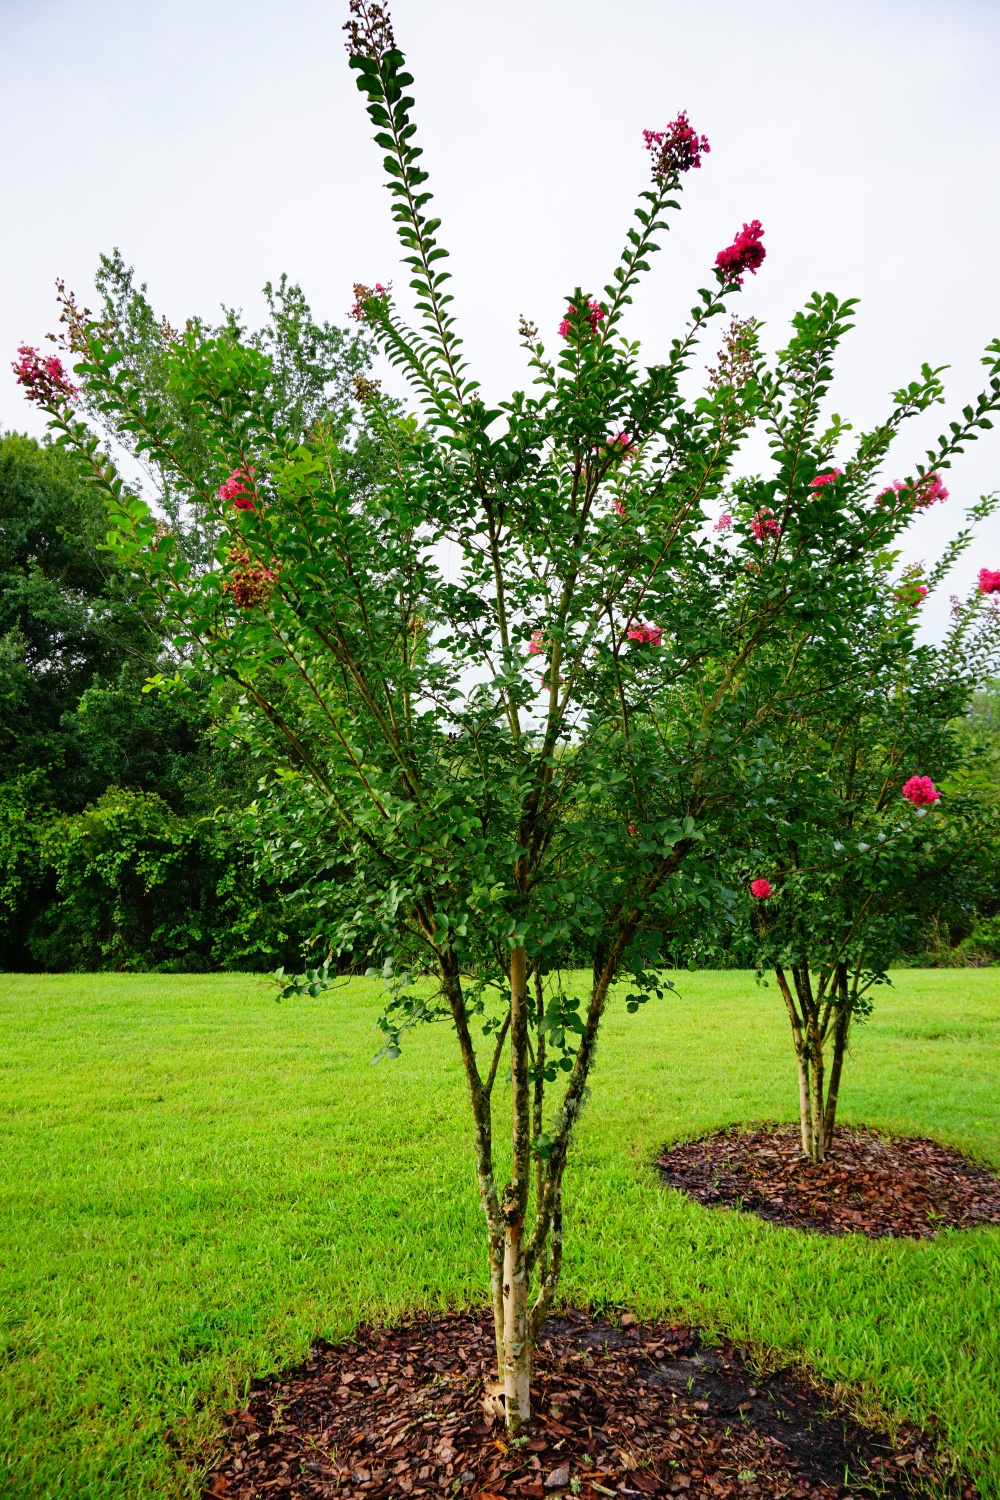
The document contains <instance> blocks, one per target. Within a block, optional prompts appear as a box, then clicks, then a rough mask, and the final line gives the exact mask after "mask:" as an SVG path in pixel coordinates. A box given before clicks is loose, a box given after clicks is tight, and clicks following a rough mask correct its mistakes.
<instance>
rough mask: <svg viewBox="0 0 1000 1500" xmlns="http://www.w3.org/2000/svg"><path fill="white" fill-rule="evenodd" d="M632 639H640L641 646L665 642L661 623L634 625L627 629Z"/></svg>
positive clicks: (657, 644)
mask: <svg viewBox="0 0 1000 1500" xmlns="http://www.w3.org/2000/svg"><path fill="white" fill-rule="evenodd" d="M626 634H627V635H628V638H629V640H630V641H638V643H639V645H640V646H659V645H661V644H662V642H663V631H662V630H661V629H660V627H659V625H642V624H635V625H632V626H631V627H630V628H629V629H628V631H626Z"/></svg>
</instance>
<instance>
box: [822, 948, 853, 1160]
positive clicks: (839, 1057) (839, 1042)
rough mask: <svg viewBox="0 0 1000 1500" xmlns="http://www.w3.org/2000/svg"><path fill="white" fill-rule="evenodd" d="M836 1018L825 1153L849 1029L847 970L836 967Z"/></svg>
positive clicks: (829, 1143) (834, 1116)
mask: <svg viewBox="0 0 1000 1500" xmlns="http://www.w3.org/2000/svg"><path fill="white" fill-rule="evenodd" d="M837 998H838V1006H837V1016H836V1020H835V1021H834V1026H833V1061H832V1064H831V1067H830V1086H829V1088H828V1089H827V1094H826V1110H825V1112H824V1115H823V1144H824V1147H825V1149H826V1150H827V1151H829V1150H830V1147H831V1146H832V1145H833V1132H834V1127H835V1126H836V1123H837V1099H838V1097H839V1095H840V1075H841V1073H842V1072H843V1068H844V1053H845V1052H846V1051H847V1038H848V1036H849V1034H850V1029H851V1007H850V996H849V994H848V987H847V968H846V966H845V965H844V964H838V966H837Z"/></svg>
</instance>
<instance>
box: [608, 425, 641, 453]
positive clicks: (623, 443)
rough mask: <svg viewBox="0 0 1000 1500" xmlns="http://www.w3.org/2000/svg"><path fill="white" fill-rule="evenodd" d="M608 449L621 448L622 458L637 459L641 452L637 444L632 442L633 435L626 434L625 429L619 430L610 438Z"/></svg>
mask: <svg viewBox="0 0 1000 1500" xmlns="http://www.w3.org/2000/svg"><path fill="white" fill-rule="evenodd" d="M608 447H609V448H619V449H620V450H621V456H622V458H635V456H636V454H637V453H638V452H639V450H638V448H637V447H636V445H635V443H634V442H633V441H632V434H631V433H630V432H626V431H625V429H624V428H623V427H621V428H619V430H618V431H617V432H616V433H615V434H614V436H613V437H609V438H608Z"/></svg>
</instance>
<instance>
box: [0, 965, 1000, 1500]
mask: <svg viewBox="0 0 1000 1500" xmlns="http://www.w3.org/2000/svg"><path fill="white" fill-rule="evenodd" d="M894 978H895V985H894V989H893V991H892V993H891V994H888V995H886V994H883V995H882V996H880V997H879V1000H878V1007H877V1012H876V1016H875V1018H874V1020H873V1021H872V1022H871V1023H870V1024H869V1025H868V1026H866V1027H864V1028H863V1029H861V1030H860V1031H859V1032H858V1033H857V1036H856V1041H855V1046H854V1057H853V1059H852V1060H851V1062H850V1064H849V1068H848V1070H847V1074H846V1081H845V1086H844V1089H843V1091H842V1096H841V1097H842V1118H843V1119H844V1120H853V1121H859V1122H860V1121H863V1122H866V1123H868V1124H872V1125H877V1126H883V1127H885V1128H887V1129H890V1130H894V1131H899V1132H906V1133H910V1134H926V1135H931V1136H933V1137H934V1138H935V1139H937V1140H939V1141H942V1142H944V1143H946V1144H950V1145H954V1146H958V1147H960V1148H962V1149H964V1150H966V1151H968V1152H969V1153H971V1154H972V1155H974V1156H976V1157H978V1158H980V1159H982V1160H985V1161H991V1162H993V1163H995V1164H998V1165H1000V971H997V970H992V971H990V970H979V971H959V972H956V971H951V972H943V973H942V972H918V971H912V970H910V971H906V970H904V971H900V972H899V973H897V974H896V975H895V976H894ZM681 991H682V992H681V994H680V996H679V997H678V998H676V999H671V1000H670V1001H669V1002H666V1003H664V1004H663V1005H661V1006H654V1005H652V1004H651V1005H649V1006H647V1007H646V1008H645V1010H644V1011H643V1012H641V1013H640V1014H639V1015H637V1016H634V1017H630V1016H627V1015H626V1014H625V1013H624V1007H623V1006H619V1007H618V1008H617V1009H616V1010H615V1011H614V1012H613V1013H612V1015H611V1017H610V1019H609V1022H608V1028H607V1032H606V1035H605V1038H604V1041H603V1044H602V1048H601V1051H600V1053H599V1056H598V1065H597V1069H596V1073H595V1076H594V1079H593V1093H592V1098H591V1101H590V1104H589V1106H588V1111H587V1114H586V1116H585V1121H584V1124H583V1126H582V1127H581V1131H580V1136H579V1140H578V1143H577V1150H576V1156H575V1159H574V1164H573V1167H572V1170H571V1173H570V1180H569V1184H568V1213H567V1220H568V1224H567V1232H568V1236H569V1245H568V1252H567V1255H568V1259H567V1267H566V1275H565V1280H564V1291H565V1295H566V1297H567V1299H570V1300H572V1301H574V1302H576V1303H578V1304H591V1305H594V1304H611V1305H615V1306H622V1305H627V1306H628V1307H630V1308H631V1309H632V1310H633V1311H635V1312H636V1313H637V1314H639V1315H640V1316H663V1315H668V1316H672V1317H673V1316H676V1317H678V1318H685V1319H691V1320H693V1321H695V1322H697V1323H700V1324H703V1325H705V1326H707V1327H709V1328H712V1329H721V1328H725V1329H726V1330H728V1331H729V1332H730V1333H731V1334H732V1335H734V1336H735V1337H736V1338H738V1339H740V1340H745V1341H748V1342H750V1343H751V1344H752V1345H753V1346H754V1347H755V1348H756V1349H757V1350H759V1351H760V1352H761V1353H762V1354H764V1355H765V1356H773V1357H774V1358H776V1359H780V1360H788V1359H798V1360H802V1361H804V1362H806V1363H807V1364H808V1365H809V1366H810V1367H811V1368H812V1369H814V1370H816V1371H818V1372H820V1373H821V1374H823V1375H824V1376H827V1377H829V1378H831V1379H833V1380H836V1381H839V1382H843V1383H844V1384H848V1385H851V1386H853V1387H855V1388H856V1389H857V1390H858V1391H859V1392H860V1393H861V1397H862V1399H863V1401H864V1402H866V1403H867V1405H868V1406H869V1408H870V1409H872V1410H881V1411H882V1412H886V1413H890V1414H905V1415H906V1416H907V1417H910V1418H912V1419H915V1420H917V1421H926V1420H928V1419H929V1418H931V1417H932V1416H936V1417H937V1418H938V1419H939V1420H940V1421H941V1423H942V1424H943V1427H944V1430H945V1431H946V1433H947V1435H948V1439H949V1442H950V1444H951V1446H952V1449H953V1451H954V1452H955V1453H957V1454H959V1455H960V1456H961V1457H963V1458H964V1459H965V1461H966V1462H967V1463H969V1465H970V1466H971V1467H972V1469H973V1470H974V1472H975V1473H976V1475H977V1476H978V1479H979V1482H980V1484H981V1485H982V1487H983V1491H984V1494H985V1495H987V1496H989V1497H991V1500H1000V1373H998V1372H1000V1231H995V1230H982V1231H976V1232H972V1233H947V1234H944V1235H942V1236H940V1238H938V1239H937V1240H935V1241H932V1242H927V1243H894V1242H887V1241H882V1242H870V1241H867V1240H863V1239H855V1238H854V1237H847V1238H843V1239H837V1240H834V1239H824V1238H822V1237H819V1236H816V1235H811V1234H809V1235H806V1234H796V1233H793V1232H792V1231H790V1230H787V1229H782V1228H777V1227H773V1226H770V1225H766V1224H763V1223H762V1222H760V1221H759V1220H757V1219H755V1218H753V1217H752V1216H749V1215H746V1216H742V1215H738V1214H734V1213H730V1212H728V1211H720V1210H706V1209H702V1208H700V1207H698V1206H696V1205H694V1204H692V1203H691V1202H689V1201H687V1200H686V1199H684V1198H682V1197H681V1195H679V1194H677V1193H674V1192H672V1191H669V1190H665V1189H664V1188H662V1187H661V1186H660V1185H659V1183H658V1181H657V1178H656V1175H655V1173H654V1171H653V1170H652V1166H651V1163H652V1159H653V1156H654V1153H655V1151H656V1149H657V1147H658V1146H660V1145H661V1144H662V1143H663V1142H665V1141H668V1140H672V1139H676V1138H678V1137H683V1136H689V1135H694V1134H697V1133H699V1132H701V1131H703V1130H705V1129H706V1128H709V1127H712V1126H715V1125H720V1124H724V1123H726V1122H729V1121H733V1120H751V1119H760V1118H781V1119H790V1118H792V1117H793V1112H794V1108H795V1095H796V1086H795V1079H794V1068H793V1060H792V1056H791V1051H790V1043H789V1040H788V1037H787V1035H786V1029H785V1023H784V1018H783V1011H782V1008H781V1006H780V1001H779V999H778V996H777V994H776V992H775V991H774V989H773V988H772V989H770V990H767V991H759V990H758V989H757V988H756V986H755V985H754V982H753V979H752V977H751V976H749V975H745V974H733V973H725V974H699V975H690V976H682V979H681ZM377 999H378V996H377V992H376V989H375V987H374V986H373V985H370V984H364V983H354V984H352V985H351V986H350V987H349V988H347V989H342V990H339V991H337V992H336V993H335V994H333V995H327V996H325V997H323V998H321V999H319V1000H305V1001H298V1002H292V1003H286V1004H284V1005H281V1006H278V1005H276V1004H275V1002H274V998H273V991H272V990H271V989H270V988H269V986H268V985H267V984H266V983H265V982H264V981H262V980H258V979H255V978H252V977H247V976H213V977H201V976H185V977H159V976H158V977H135V976H126V975H114V976H107V975H94V976H77V975H71V976H65V977H63V976H58V977H42V978H24V977H18V976H7V977H5V978H0V1011H2V1021H0V1024H2V1027H3V1036H4V1040H5V1044H6V1045H5V1047H4V1049H3V1058H2V1068H3V1074H2V1077H3V1094H2V1131H3V1146H2V1228H0V1262H2V1264H0V1317H2V1325H3V1326H2V1345H0V1347H2V1349H3V1374H2V1386H0V1431H2V1458H0V1464H2V1467H0V1494H2V1495H3V1496H4V1497H26V1496H56V1495H58V1496H71V1497H73V1500H90V1497H97V1496H115V1497H121V1500H125V1497H128V1500H134V1497H139V1496H147V1495H158V1496H165V1495H170V1496H178V1495H192V1494H195V1493H197V1483H196V1480H195V1479H194V1478H193V1477H192V1476H191V1471H190V1469H189V1468H188V1467H187V1465H186V1462H185V1460H186V1459H190V1457H191V1456H192V1455H197V1454H198V1453H199V1452H200V1451H203V1449H202V1445H203V1444H204V1443H205V1442H206V1441H207V1440H210V1439H211V1436H212V1434H213V1433H214V1432H216V1431H218V1429H219V1426H220V1419H221V1415H222V1413H223V1412H224V1411H225V1410H226V1408H227V1407H230V1406H231V1405H232V1404H233V1403H234V1402H235V1401H236V1400H238V1399H239V1398H240V1396H241V1394H242V1392H243V1391H244V1390H245V1386H246V1382H247V1380H248V1379H249V1378H250V1377H252V1376H255V1375H267V1374H269V1373H271V1372H274V1371H276V1370H279V1369H280V1368H281V1367H282V1366H284V1365H287V1364H288V1363H289V1362H291V1361H294V1360H296V1359H298V1358H299V1357H300V1356H301V1355H302V1354H303V1353H304V1352H305V1350H306V1348H307V1347H308V1345H309V1342H310V1340H311V1339H312V1338H313V1337H315V1335H317V1334H323V1335H325V1336H326V1337H327V1338H336V1337H338V1336H340V1335H343V1334H345V1333H346V1332H347V1331H348V1330H349V1329H351V1328H352V1327H353V1326H354V1325H355V1324H357V1323H358V1321H359V1320H362V1319H376V1320H383V1319H398V1318H400V1317H403V1316H405V1314H406V1313H407V1311H408V1310H410V1309H413V1308H417V1307H442V1306H445V1305H455V1304H462V1303H478V1302H481V1301H483V1300H484V1298H485V1272H484V1262H483V1251H482V1243H481V1238H482V1237H481V1220H480V1215H479V1209H478V1206H477V1203H476V1199H475V1191H474V1184H473V1179H472V1162H471V1151H470V1148H469V1145H468V1134H467V1129H466V1104H465V1096H464V1084H463V1080H462V1078H461V1077H460V1074H459V1070H458V1066H457V1063H456V1056H455V1051H454V1041H453V1038H452V1036H451V1034H450V1032H448V1031H446V1030H445V1029H444V1028H435V1029H433V1030H425V1031H424V1032H423V1033H422V1034H419V1035H417V1036H415V1037H414V1038H413V1039H412V1041H411V1042H410V1043H409V1044H408V1046H407V1049H406V1051H405V1052H404V1055H403V1058H402V1060H401V1061H399V1062H396V1063H393V1064H383V1065H382V1066H380V1067H378V1068H372V1067H369V1066H368V1063H369V1059H370V1058H371V1056H372V1054H373V1053H374V1051H375V1050H376V1046H377V1042H376V1038H375V1036H374V1034H373V1032H372V1030H371V1024H372V1021H373V1018H374V1015H375V1013H376V1008H377Z"/></svg>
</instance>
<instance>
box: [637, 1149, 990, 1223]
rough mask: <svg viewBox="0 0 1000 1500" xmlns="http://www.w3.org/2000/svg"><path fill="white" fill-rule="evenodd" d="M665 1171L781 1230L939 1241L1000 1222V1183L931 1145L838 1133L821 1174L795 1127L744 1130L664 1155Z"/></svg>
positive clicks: (686, 1187)
mask: <svg viewBox="0 0 1000 1500" xmlns="http://www.w3.org/2000/svg"><path fill="white" fill-rule="evenodd" d="M659 1168H660V1172H661V1174H662V1176H663V1178H664V1180H665V1181H666V1182H668V1183H669V1184H670V1186H671V1187H675V1188H680V1189H682V1190H683V1191H684V1192H685V1193H688V1194H689V1195H690V1196H691V1197H692V1198H695V1199H697V1201H698V1202H699V1203H703V1204H705V1205H707V1206H708V1207H722V1208H744V1209H748V1210H749V1211H750V1212H751V1213H755V1214H757V1215H758V1216H759V1217H760V1218H762V1219H769V1220H770V1221H771V1222H772V1223H775V1224H788V1225H790V1226H792V1227H793V1228H796V1229H816V1230H819V1231H820V1232H821V1233H823V1234H866V1235H868V1236H869V1237H870V1238H871V1239H881V1238H885V1237H890V1236H891V1237H894V1238H897V1239H918V1240H925V1239H930V1238H931V1236H932V1235H934V1234H936V1233H937V1231H938V1230H939V1229H972V1228H974V1227H975V1226H976V1225H979V1224H1000V1177H998V1176H997V1175H996V1174H995V1173H993V1172H990V1171H987V1169H986V1168H985V1167H979V1166H976V1164H975V1163H974V1162H971V1161H969V1160H968V1159H967V1158H966V1157H964V1156H961V1155H960V1154H959V1153H958V1152H957V1151H950V1150H949V1149H948V1148H947V1147H946V1146H939V1145H937V1144H936V1142H934V1141H928V1140H921V1139H904V1140H887V1139H886V1138H885V1137H884V1136H880V1135H876V1133H875V1132H874V1131H871V1130H865V1129H864V1128H861V1127H859V1128H844V1129H838V1130H837V1131H836V1132H835V1135H834V1144H833V1150H832V1152H831V1153H830V1155H829V1156H828V1157H827V1159H826V1161H824V1162H823V1163H822V1164H821V1165H820V1166H816V1165H814V1164H813V1163H812V1162H810V1161H808V1160H807V1158H805V1157H804V1156H803V1155H802V1147H801V1143H800V1138H799V1130H798V1127H797V1126H793V1125H763V1126H761V1127H760V1128H758V1129H756V1130H743V1129H741V1128H740V1127H739V1126H738V1125H733V1126H730V1127H729V1128H728V1129H726V1130H717V1131H715V1132H713V1134H712V1135H707V1136H704V1137H703V1138H702V1139H701V1140H698V1141H685V1142H683V1143H682V1144H681V1145H679V1146H672V1147H671V1148H670V1149H669V1150H667V1151H664V1153H663V1155H662V1156H661V1157H660V1159H659Z"/></svg>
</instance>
